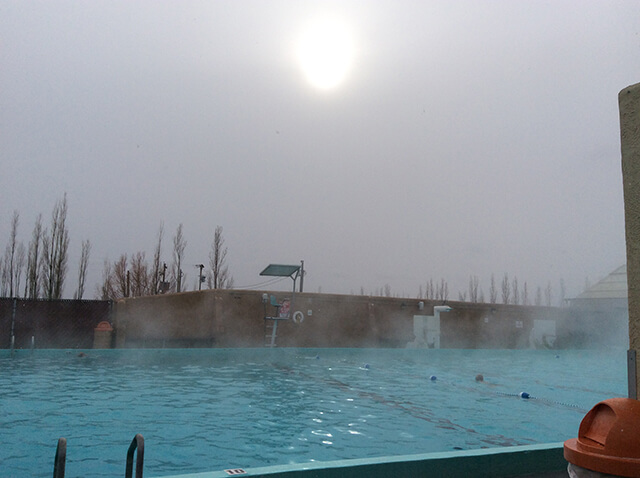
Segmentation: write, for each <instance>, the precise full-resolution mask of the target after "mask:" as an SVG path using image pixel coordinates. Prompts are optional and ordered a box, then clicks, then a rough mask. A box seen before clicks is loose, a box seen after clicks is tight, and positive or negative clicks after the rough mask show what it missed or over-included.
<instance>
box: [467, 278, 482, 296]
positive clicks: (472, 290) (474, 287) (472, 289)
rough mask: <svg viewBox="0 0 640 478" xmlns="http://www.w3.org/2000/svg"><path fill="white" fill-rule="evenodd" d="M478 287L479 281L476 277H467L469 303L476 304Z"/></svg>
mask: <svg viewBox="0 0 640 478" xmlns="http://www.w3.org/2000/svg"><path fill="white" fill-rule="evenodd" d="M479 287H480V280H479V279H478V276H469V302H473V303H477V302H478V288H479Z"/></svg>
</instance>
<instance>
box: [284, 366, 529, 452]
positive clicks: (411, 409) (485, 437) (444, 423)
mask: <svg viewBox="0 0 640 478" xmlns="http://www.w3.org/2000/svg"><path fill="white" fill-rule="evenodd" d="M274 367H277V368H278V369H280V370H281V371H282V372H285V373H287V374H297V375H299V376H301V377H304V378H305V379H307V380H311V381H318V380H320V381H322V382H323V383H325V384H327V385H331V386H334V387H335V388H338V389H340V390H348V391H352V392H355V393H356V394H357V395H358V396H360V397H361V398H367V399H370V400H373V401H374V402H377V403H380V404H383V405H386V406H387V407H389V408H396V409H400V410H402V411H404V412H407V413H408V414H409V415H411V416H413V417H414V418H417V419H419V420H424V421H427V422H429V423H433V424H434V425H436V427H437V428H442V429H446V430H457V431H460V432H464V433H467V434H471V435H475V436H477V437H478V438H479V440H480V441H481V442H484V443H488V444H491V445H497V446H516V445H520V444H522V443H520V441H521V440H520V441H518V440H514V439H513V438H509V437H506V436H504V435H501V434H496V435H489V434H486V433H481V432H478V431H476V430H474V429H473V428H467V427H464V426H462V425H459V424H457V423H454V422H452V421H451V420H449V419H448V418H442V417H435V416H434V415H433V412H431V411H430V410H426V409H424V408H422V407H418V406H417V405H415V404H414V403H412V402H404V404H403V402H399V401H397V400H388V399H386V398H385V397H383V396H382V395H379V394H377V393H374V392H368V391H364V390H358V389H356V388H354V387H352V386H350V385H348V384H346V383H344V382H342V381H340V380H337V379H334V378H330V379H323V378H319V377H313V376H310V375H308V374H305V373H303V372H301V371H300V370H295V369H293V368H292V367H289V366H284V365H276V364H274ZM405 404H408V405H409V406H406V405H405ZM528 441H531V442H532V443H535V441H533V440H528Z"/></svg>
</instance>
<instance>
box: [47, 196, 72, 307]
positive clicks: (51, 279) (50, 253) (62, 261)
mask: <svg viewBox="0 0 640 478" xmlns="http://www.w3.org/2000/svg"><path fill="white" fill-rule="evenodd" d="M66 221H67V194H66V193H65V195H64V197H63V199H62V200H61V201H58V202H57V203H56V205H55V207H54V208H53V213H52V214H51V230H50V231H45V233H44V240H43V250H42V259H43V263H42V264H43V267H42V272H43V275H44V287H45V297H46V298H47V299H60V298H62V291H63V290H64V280H65V277H66V275H67V251H68V249H69V231H68V230H67V226H66Z"/></svg>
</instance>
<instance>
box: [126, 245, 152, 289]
mask: <svg viewBox="0 0 640 478" xmlns="http://www.w3.org/2000/svg"><path fill="white" fill-rule="evenodd" d="M130 279H131V283H130V285H131V297H140V296H143V295H148V294H149V292H150V290H151V289H150V282H151V281H152V280H153V274H150V273H149V266H148V265H147V261H146V259H145V253H144V252H136V253H135V254H134V255H133V256H131V278H130Z"/></svg>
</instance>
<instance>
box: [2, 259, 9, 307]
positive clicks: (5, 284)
mask: <svg viewBox="0 0 640 478" xmlns="http://www.w3.org/2000/svg"><path fill="white" fill-rule="evenodd" d="M8 295H9V270H8V268H7V265H6V264H5V262H4V260H3V258H2V257H0V297H7V296H8Z"/></svg>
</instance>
